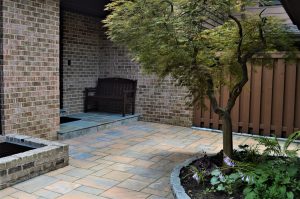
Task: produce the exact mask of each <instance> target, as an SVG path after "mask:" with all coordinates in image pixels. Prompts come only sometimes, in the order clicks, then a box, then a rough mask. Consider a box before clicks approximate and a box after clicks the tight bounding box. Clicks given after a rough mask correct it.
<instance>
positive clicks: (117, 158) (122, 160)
mask: <svg viewBox="0 0 300 199" xmlns="http://www.w3.org/2000/svg"><path fill="white" fill-rule="evenodd" d="M103 159H104V160H109V161H113V162H119V163H130V162H133V161H134V160H135V158H129V157H123V156H119V155H109V156H106V157H104V158H103Z"/></svg>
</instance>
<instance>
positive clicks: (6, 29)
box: [0, 0, 286, 139]
mask: <svg viewBox="0 0 300 199" xmlns="http://www.w3.org/2000/svg"><path fill="white" fill-rule="evenodd" d="M107 1H108V0H103V1H99V0H94V4H95V5H96V4H99V5H102V7H103V6H104V4H105V2H107ZM74 2H77V4H78V5H77V8H78V9H85V11H90V10H91V9H92V8H93V9H94V13H96V14H97V13H99V12H101V9H98V8H97V6H93V5H92V4H91V5H90V8H87V6H88V5H87V4H88V3H82V1H80V0H62V1H60V0H1V1H0V15H1V20H0V25H1V27H0V34H1V37H0V45H1V49H0V83H1V85H0V89H1V90H0V91H1V92H0V100H1V112H0V113H1V129H2V134H4V133H6V134H8V133H21V134H28V135H34V136H37V137H43V138H48V139H55V138H56V136H57V135H56V133H57V131H58V129H59V116H60V115H59V112H60V105H62V108H63V109H64V110H65V111H66V112H67V113H79V112H82V111H83V99H84V96H83V91H84V88H85V87H94V86H95V85H96V81H97V78H99V77H100V78H101V77H125V78H130V79H135V80H137V82H138V91H137V98H136V107H137V110H136V112H137V113H139V114H141V115H142V116H141V119H142V120H144V121H151V122H161V123H168V124H176V125H183V126H191V124H192V118H193V110H192V108H191V107H188V106H187V105H186V101H189V100H190V99H185V96H186V94H187V92H186V90H185V89H184V88H178V87H176V86H174V80H172V79H171V78H166V79H164V80H162V81H160V80H158V79H157V78H156V77H155V76H154V75H148V74H144V73H143V72H142V70H141V68H140V66H139V65H138V64H136V63H133V62H131V59H130V57H129V56H128V55H127V52H126V50H125V49H124V48H122V47H119V46H117V45H115V44H113V43H112V42H110V41H109V40H108V39H107V38H106V36H105V30H104V29H103V28H102V25H101V17H99V16H98V17H96V16H91V15H89V14H79V13H80V12H78V10H75V11H74V10H72V11H70V10H68V11H67V9H64V8H63V7H62V4H63V3H65V5H72V4H73V5H76V3H74ZM89 2H92V1H89ZM80 3H81V4H80ZM79 4H80V5H79ZM280 9H281V10H282V8H280ZM102 10H103V8H102ZM271 11H272V9H271ZM275 11H276V12H277V11H278V9H277V8H276V9H274V12H275ZM272 12H273V11H272ZM81 13H82V12H81ZM271 14H273V13H271ZM277 14H278V13H277ZM279 14H281V13H279ZM282 16H286V13H283V15H282ZM60 53H61V54H60ZM60 69H61V71H60ZM60 80H61V84H60ZM60 89H61V90H62V92H61V93H60ZM60 94H61V95H60ZM60 96H62V101H61V103H60V101H59V99H60Z"/></svg>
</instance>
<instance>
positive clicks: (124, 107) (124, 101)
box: [122, 96, 126, 117]
mask: <svg viewBox="0 0 300 199" xmlns="http://www.w3.org/2000/svg"><path fill="white" fill-rule="evenodd" d="M125 110H126V96H124V97H123V112H122V116H123V117H125Z"/></svg>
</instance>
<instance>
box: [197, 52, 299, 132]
mask: <svg viewBox="0 0 300 199" xmlns="http://www.w3.org/2000/svg"><path fill="white" fill-rule="evenodd" d="M260 61H261V62H259V61H255V62H253V63H249V65H248V73H249V82H248V83H247V85H246V86H245V87H244V88H243V91H242V93H241V95H240V97H239V98H238V99H237V101H236V104H235V106H234V108H233V110H232V112H231V116H232V123H233V131H234V132H241V133H250V134H256V135H265V136H270V135H276V136H277V137H287V136H288V135H290V134H291V133H292V132H294V131H297V130H300V59H299V58H297V60H295V61H287V60H285V59H284V58H283V56H282V55H280V54H273V55H272V62H271V63H268V64H269V65H270V64H273V67H272V68H269V67H266V65H264V64H263V63H262V59H260ZM228 96H229V92H228V89H226V88H221V89H220V92H219V93H218V94H217V99H218V102H219V103H220V106H221V107H223V106H225V104H226V103H227V99H228ZM205 104H206V106H207V109H203V108H202V109H201V108H197V107H195V110H194V121H193V123H194V126H197V127H205V128H213V129H221V128H222V120H221V119H220V118H219V116H218V115H217V114H215V113H213V111H212V108H211V106H210V102H209V100H205Z"/></svg>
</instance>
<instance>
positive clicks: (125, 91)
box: [123, 90, 136, 93]
mask: <svg viewBox="0 0 300 199" xmlns="http://www.w3.org/2000/svg"><path fill="white" fill-rule="evenodd" d="M123 92H124V93H135V92H136V90H124V91H123Z"/></svg>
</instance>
